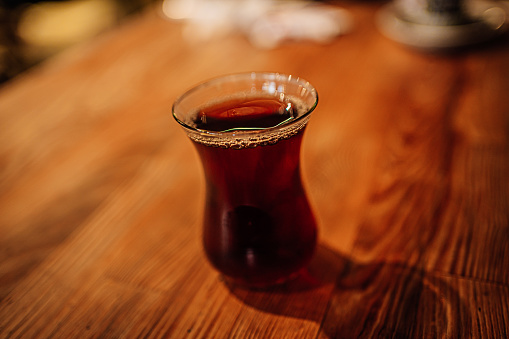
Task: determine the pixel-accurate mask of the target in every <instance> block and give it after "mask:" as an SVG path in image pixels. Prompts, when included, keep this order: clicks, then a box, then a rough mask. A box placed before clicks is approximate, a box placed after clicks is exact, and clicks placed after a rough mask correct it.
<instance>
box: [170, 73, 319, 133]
mask: <svg viewBox="0 0 509 339" xmlns="http://www.w3.org/2000/svg"><path fill="white" fill-rule="evenodd" d="M249 77H250V78H252V79H257V78H259V79H267V80H276V81H277V80H284V81H286V82H288V83H290V82H294V83H301V84H302V85H303V87H305V88H306V89H307V90H308V91H310V92H311V93H312V95H313V97H314V102H313V104H312V105H311V106H310V107H308V108H306V111H305V112H304V113H302V114H301V115H299V116H298V117H296V118H289V119H287V120H285V121H283V122H280V123H279V124H277V125H275V126H269V127H254V128H246V127H240V128H231V129H227V130H223V131H209V130H205V129H201V128H197V127H193V126H190V125H188V124H187V123H186V122H184V121H183V120H182V119H180V118H179V117H178V116H177V113H176V107H177V106H178V104H179V103H180V102H181V101H182V100H184V99H185V98H186V97H188V96H189V95H191V94H193V93H196V92H198V91H200V90H202V89H203V88H206V87H209V86H212V85H214V84H218V83H220V82H228V81H230V82H233V81H235V80H236V79H242V78H245V79H247V78H249ZM317 105H318V93H317V91H316V89H315V87H314V86H313V85H311V83H310V82H309V81H307V80H305V79H303V78H301V77H296V76H293V75H291V74H284V73H277V72H244V73H233V74H227V75H221V76H217V77H214V78H210V79H208V80H205V81H203V82H201V83H198V84H196V85H195V86H193V87H192V88H190V89H188V90H187V91H185V92H184V93H182V94H181V95H180V96H178V97H177V99H175V101H174V102H173V105H172V109H171V111H172V116H173V118H174V119H175V120H176V121H177V122H178V123H179V124H180V125H181V126H182V127H184V128H185V130H186V131H188V132H191V133H199V134H201V135H204V136H210V137H219V136H233V137H235V136H242V135H256V134H260V133H268V132H273V131H276V130H279V129H280V128H283V127H287V126H292V125H294V124H297V123H299V122H301V121H303V120H305V119H307V118H309V115H310V114H311V113H312V112H313V111H314V110H315V108H316V106H317Z"/></svg>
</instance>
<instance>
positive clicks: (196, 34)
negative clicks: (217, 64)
mask: <svg viewBox="0 0 509 339" xmlns="http://www.w3.org/2000/svg"><path fill="white" fill-rule="evenodd" d="M162 12H163V15H164V16H165V17H166V18H168V19H170V20H183V21H185V29H184V35H185V38H186V39H187V40H188V41H190V42H198V43H200V42H203V41H206V40H210V39H213V38H220V37H224V36H226V35H229V34H235V33H241V34H243V35H245V36H246V37H247V39H248V40H249V41H250V42H251V43H252V44H253V45H254V46H256V47H259V48H275V47H277V46H279V45H280V44H282V43H284V42H286V41H301V40H307V41H314V42H318V43H327V42H330V41H332V40H333V39H334V38H336V37H338V36H340V35H343V34H346V33H348V32H350V30H351V29H352V22H353V20H352V18H351V16H350V14H349V13H348V12H347V11H346V10H343V9H341V8H338V7H337V6H330V5H326V4H323V3H317V2H313V1H297V0H286V1H282V0H279V1H276V0H164V1H163V5H162Z"/></svg>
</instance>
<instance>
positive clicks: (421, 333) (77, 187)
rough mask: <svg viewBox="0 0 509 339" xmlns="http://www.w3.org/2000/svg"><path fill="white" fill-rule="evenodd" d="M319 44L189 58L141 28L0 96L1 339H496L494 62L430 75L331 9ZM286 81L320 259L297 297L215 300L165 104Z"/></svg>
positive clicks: (500, 126) (203, 51)
mask: <svg viewBox="0 0 509 339" xmlns="http://www.w3.org/2000/svg"><path fill="white" fill-rule="evenodd" d="M338 5H340V6H342V7H345V8H347V9H348V10H349V11H350V12H351V13H352V15H353V17H354V18H355V20H356V23H357V25H356V29H355V30H354V31H353V32H352V33H351V34H349V35H345V36H342V37H340V38H338V39H336V40H335V41H333V42H331V43H330V44H325V45H319V44H313V43H307V42H290V43H288V44H286V45H284V46H282V47H279V48H276V49H274V50H259V49H255V48H254V47H253V46H251V45H250V44H249V43H248V42H247V41H246V40H245V39H244V38H243V37H242V36H239V35H232V36H228V37H225V38H223V39H217V40H211V41H204V42H202V43H201V44H190V43H188V42H186V41H185V40H184V39H183V36H182V29H183V26H182V23H181V22H171V21H166V20H164V19H162V18H161V16H160V15H159V14H158V13H157V10H156V9H151V10H148V11H147V12H146V13H143V14H141V15H139V16H137V17H133V18H132V19H131V20H130V21H128V22H126V23H124V24H123V25H122V26H120V27H118V28H116V29H114V30H112V31H110V32H108V33H106V34H104V35H102V36H99V37H97V38H96V39H94V40H92V41H89V42H86V43H84V44H82V45H80V46H78V47H76V48H74V49H72V50H69V51H66V52H65V53H63V54H62V55H59V56H57V57H56V58H54V59H52V60H50V61H48V62H46V63H45V64H43V65H41V66H39V67H38V68H36V69H33V70H31V71H30V72H28V73H26V74H23V75H21V76H20V77H18V78H17V79H15V80H14V81H12V82H9V83H6V84H4V85H3V87H2V88H0V126H1V127H0V337H2V338H4V337H5V338H32V337H40V338H73V337H92V338H99V337H103V338H138V337H146V338H387V337H390V338H505V337H508V335H509V332H508V328H509V273H508V272H509V270H508V268H509V259H508V258H509V181H508V173H509V101H508V100H507V94H506V93H507V92H508V91H509V47H508V46H509V44H508V41H507V37H504V38H503V39H502V40H501V41H500V42H499V43H497V44H493V45H486V46H482V48H474V49H468V50H464V51H461V52H459V53H454V54H445V55H433V54H427V53H421V52H417V51H413V50H408V49H406V48H403V47H402V46H399V45H397V44H395V43H393V42H391V41H388V40H386V39H385V38H383V37H382V36H381V35H380V34H379V33H378V31H377V30H376V28H375V26H374V15H375V13H376V11H377V9H378V8H379V6H380V4H375V3H338ZM244 71H278V72H281V73H290V74H296V75H299V76H301V77H303V78H305V79H307V80H309V81H310V82H311V83H312V84H313V85H314V86H315V87H316V88H317V90H318V93H319V97H320V99H319V106H318V109H317V110H316V111H315V112H314V113H313V116H312V119H311V122H310V124H309V126H308V128H307V130H306V134H305V138H304V144H303V149H302V165H303V166H302V167H303V172H304V182H305V186H306V188H307V191H308V193H309V197H310V200H311V203H312V206H313V209H314V211H315V214H316V217H317V220H318V222H319V228H320V243H319V247H318V250H317V253H316V255H315V257H314V259H313V261H312V263H311V264H310V266H309V267H308V270H307V271H306V272H305V273H304V274H303V275H302V276H301V277H300V278H299V279H297V280H295V281H292V282H290V283H288V284H286V285H283V286H279V287H274V288H272V289H267V290H246V289H242V288H240V287H237V286H231V285H229V284H227V283H226V282H225V281H223V279H222V278H221V277H220V276H219V275H218V274H217V272H215V271H214V270H213V269H212V267H211V266H210V265H209V264H208V262H207V260H206V258H205V256H204V254H203V250H202V245H201V239H200V234H201V219H202V207H203V202H204V194H205V192H204V179H203V173H202V169H201V166H200V162H199V159H198V157H197V155H196V153H195V151H194V149H193V146H192V144H191V142H190V141H189V140H188V139H187V137H186V135H185V133H184V132H183V131H182V130H181V129H180V127H179V126H178V125H177V124H176V123H175V122H174V121H172V118H171V115H170V110H171V104H172V102H173V101H174V100H175V98H176V97H177V96H178V95H180V94H181V93H182V92H184V91H185V90H187V89H188V88H190V87H191V86H193V85H194V84H196V83H198V82H201V81H203V80H205V79H208V78H211V77H214V76H218V75H221V74H226V73H236V72H244Z"/></svg>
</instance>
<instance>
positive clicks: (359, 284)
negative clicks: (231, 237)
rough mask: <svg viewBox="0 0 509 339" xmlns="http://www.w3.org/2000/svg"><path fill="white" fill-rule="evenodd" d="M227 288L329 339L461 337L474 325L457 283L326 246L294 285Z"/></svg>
mask: <svg viewBox="0 0 509 339" xmlns="http://www.w3.org/2000/svg"><path fill="white" fill-rule="evenodd" d="M228 288H229V290H230V292H231V293H232V295H233V296H235V297H236V298H237V299H239V300H241V301H242V302H243V303H244V304H246V305H248V306H250V307H253V308H255V309H258V310H260V311H263V312H267V313H271V314H275V315H282V316H286V317H292V318H300V319H308V320H311V321H314V322H316V323H318V324H320V332H321V333H322V335H325V336H326V337H330V338H353V337H355V338H358V337H366V338H372V337H382V338H385V337H396V338H409V337H440V336H442V335H443V334H444V333H447V334H448V336H449V335H451V336H452V337H458V338H461V337H465V336H468V333H469V330H470V329H471V325H472V324H471V321H472V320H471V319H470V314H469V313H468V310H467V307H466V305H465V302H464V300H462V298H461V296H460V294H459V292H458V286H457V284H455V280H452V279H450V278H448V277H447V276H444V275H439V274H432V273H429V272H425V271H424V270H422V269H419V268H416V267H407V266H404V265H402V264H399V263H386V262H376V263H371V264H361V263H356V262H354V261H352V260H350V259H349V258H347V257H345V256H342V255H340V254H338V253H337V252H335V251H334V250H332V249H331V248H329V247H327V246H326V245H323V244H322V245H320V246H319V248H318V251H317V254H316V255H315V258H314V260H313V262H312V263H311V264H310V266H309V270H308V272H307V273H306V274H303V275H302V276H301V277H300V278H298V279H296V280H295V281H292V282H290V283H288V284H286V285H283V286H278V287H274V288H271V289H268V290H247V289H243V288H241V287H236V286H228Z"/></svg>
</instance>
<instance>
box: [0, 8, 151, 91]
mask: <svg viewBox="0 0 509 339" xmlns="http://www.w3.org/2000/svg"><path fill="white" fill-rule="evenodd" d="M156 1H158V0H51V1H48V0H46V1H40V0H0V84H2V83H4V82H6V81H9V80H10V79H12V78H14V77H16V76H17V75H18V74H20V73H22V72H24V71H25V70H27V69H29V68H30V67H32V66H34V65H36V64H38V63H40V62H41V61H43V60H45V59H47V58H49V57H51V56H53V55H55V54H57V53H59V52H60V51H62V50H64V49H66V48H68V47H70V46H72V45H74V44H76V43H78V42H80V41H83V40H86V39H89V38H92V37H94V36H96V35H97V34H100V33H101V32H104V31H105V30H108V29H110V28H112V27H114V26H115V25H118V24H119V23H121V22H122V21H123V20H125V19H126V18H128V17H129V16H130V15H133V14H135V13H137V12H139V11H141V10H143V9H144V8H145V7H146V6H148V5H150V4H151V3H154V2H156Z"/></svg>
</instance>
